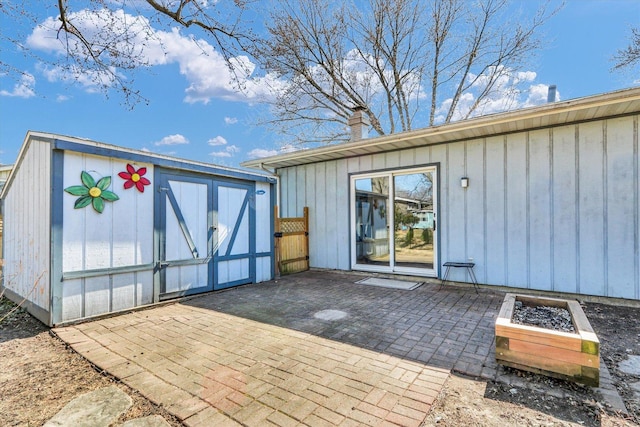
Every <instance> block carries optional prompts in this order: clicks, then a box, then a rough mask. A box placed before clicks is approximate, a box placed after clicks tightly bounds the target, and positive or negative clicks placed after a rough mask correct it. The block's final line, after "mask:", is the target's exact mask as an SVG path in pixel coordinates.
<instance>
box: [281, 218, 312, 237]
mask: <svg viewBox="0 0 640 427" xmlns="http://www.w3.org/2000/svg"><path fill="white" fill-rule="evenodd" d="M280 231H282V232H283V233H304V232H305V231H306V230H305V224H304V219H302V218H295V219H292V218H283V219H281V220H280Z"/></svg>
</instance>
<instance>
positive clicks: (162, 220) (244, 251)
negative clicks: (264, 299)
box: [156, 172, 255, 299]
mask: <svg viewBox="0 0 640 427" xmlns="http://www.w3.org/2000/svg"><path fill="white" fill-rule="evenodd" d="M158 181H159V182H160V188H159V189H160V191H159V203H158V205H157V208H158V212H157V217H156V218H157V230H158V237H159V238H158V243H159V248H158V256H159V262H158V274H159V282H160V283H159V284H160V286H159V288H160V289H159V294H160V295H159V297H160V299H168V298H173V297H176V296H181V295H190V294H195V293H201V292H207V291H211V290H214V289H224V288H228V287H231V286H236V285H241V284H245V283H251V282H253V281H255V233H254V230H255V204H254V203H252V196H253V194H254V192H255V191H254V188H255V185H254V184H253V183H252V182H247V183H245V182H226V181H221V180H214V179H210V178H201V177H197V176H190V175H176V174H171V173H164V172H163V173H160V174H159V179H158Z"/></svg>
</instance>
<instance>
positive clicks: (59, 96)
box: [56, 94, 71, 102]
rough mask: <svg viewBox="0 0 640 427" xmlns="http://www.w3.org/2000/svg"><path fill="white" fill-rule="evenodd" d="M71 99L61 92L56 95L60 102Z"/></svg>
mask: <svg viewBox="0 0 640 427" xmlns="http://www.w3.org/2000/svg"><path fill="white" fill-rule="evenodd" d="M69 99H71V98H70V97H68V96H67V95H62V94H60V95H58V96H56V101H58V102H65V101H68V100H69Z"/></svg>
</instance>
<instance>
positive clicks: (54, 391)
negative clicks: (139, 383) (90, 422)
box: [0, 298, 182, 427]
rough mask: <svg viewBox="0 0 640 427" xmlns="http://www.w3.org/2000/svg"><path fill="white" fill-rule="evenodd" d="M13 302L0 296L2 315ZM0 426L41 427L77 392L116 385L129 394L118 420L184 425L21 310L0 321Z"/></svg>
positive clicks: (12, 306) (0, 316)
mask: <svg viewBox="0 0 640 427" xmlns="http://www.w3.org/2000/svg"><path fill="white" fill-rule="evenodd" d="M14 307H15V306H14V305H13V304H12V303H11V302H9V301H8V300H6V299H3V298H0V319H2V318H3V317H4V316H5V315H6V314H7V313H8V312H9V311H10V310H12V309H13V308H14ZM0 366H1V367H2V368H1V369H0V425H1V426H7V427H8V426H40V425H42V424H44V423H45V422H46V421H48V420H49V419H50V418H51V417H53V416H54V415H55V414H56V413H57V412H58V411H59V410H60V409H62V408H63V407H64V406H65V405H66V404H67V403H69V402H70V401H71V400H72V399H73V398H75V397H76V396H78V395H80V394H83V393H87V392H90V391H93V390H96V389H98V388H101V387H105V386H108V385H111V384H116V385H117V386H118V387H120V388H121V389H122V390H123V391H124V392H125V393H127V394H129V396H131V398H132V399H133V406H132V407H131V408H130V409H129V410H128V411H127V412H126V413H125V414H124V415H123V416H122V417H121V418H120V419H119V422H124V421H126V420H130V419H134V418H139V417H144V416H147V415H155V414H158V415H161V416H163V417H164V418H165V419H166V420H167V422H169V423H170V424H171V425H173V426H181V425H182V424H181V423H180V422H179V421H178V420H177V419H176V418H175V417H173V416H171V415H170V414H169V413H168V412H167V411H165V410H164V409H162V408H160V407H157V406H155V405H153V404H152V403H151V402H149V401H148V400H147V399H146V398H144V397H143V396H141V395H140V394H139V393H137V392H136V391H135V390H132V389H131V388H129V387H127V386H126V385H124V384H120V383H119V382H117V381H115V380H114V379H113V378H110V377H108V376H106V375H103V374H101V373H100V372H98V371H96V370H95V369H94V367H93V366H92V365H91V364H89V363H88V362H87V361H86V360H85V359H84V358H83V357H81V356H80V355H78V354H77V353H75V352H73V351H72V350H70V349H68V348H67V347H66V346H65V344H64V343H63V342H62V341H60V340H59V339H57V338H55V337H53V336H52V335H50V334H49V330H48V329H47V328H45V327H44V325H42V323H40V322H39V321H37V320H35V319H34V318H32V317H31V316H30V315H29V314H28V313H26V312H24V311H23V310H16V311H14V312H13V313H11V314H10V315H9V316H8V317H7V318H5V319H4V320H3V321H2V322H0Z"/></svg>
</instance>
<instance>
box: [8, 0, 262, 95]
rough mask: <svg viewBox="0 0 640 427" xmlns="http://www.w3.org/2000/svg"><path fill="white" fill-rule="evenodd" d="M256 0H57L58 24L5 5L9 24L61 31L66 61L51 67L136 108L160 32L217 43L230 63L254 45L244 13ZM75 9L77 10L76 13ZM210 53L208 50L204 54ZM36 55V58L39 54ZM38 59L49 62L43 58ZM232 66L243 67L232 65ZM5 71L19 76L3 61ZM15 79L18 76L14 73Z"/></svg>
mask: <svg viewBox="0 0 640 427" xmlns="http://www.w3.org/2000/svg"><path fill="white" fill-rule="evenodd" d="M251 2H252V0H236V1H233V2H211V1H207V0H175V1H166V0H128V1H127V0H119V1H118V0H116V1H114V0H86V1H83V2H70V1H69V0H56V1H54V2H51V4H49V5H46V6H47V7H48V11H51V12H50V13H57V15H58V16H57V17H56V19H55V20H53V19H51V20H46V21H45V22H44V23H42V22H40V21H38V19H39V18H40V19H41V17H36V16H34V14H33V13H32V12H30V11H29V8H25V7H24V3H23V2H19V4H16V3H14V2H12V1H11V0H8V1H3V2H2V3H1V4H0V13H1V14H2V16H3V18H4V19H10V20H21V21H27V22H28V23H30V24H31V26H30V27H29V28H31V29H32V28H34V27H35V26H36V24H37V25H51V26H53V27H55V28H52V29H53V30H56V31H57V39H58V41H59V43H60V44H61V45H62V46H64V49H65V51H66V58H56V59H55V60H52V61H51V60H50V61H46V60H44V61H45V62H49V63H51V64H53V65H55V66H60V67H63V68H64V69H66V70H67V71H68V72H69V73H70V74H72V75H74V76H76V79H78V78H80V77H79V76H82V78H85V79H87V78H88V79H92V80H93V83H94V84H95V86H97V87H100V88H101V89H103V90H104V91H105V92H108V91H110V90H112V89H114V88H116V89H118V90H120V91H121V93H122V94H123V95H124V97H125V99H126V101H127V102H128V103H130V104H132V105H133V104H135V103H136V102H137V101H140V100H144V98H143V96H142V94H141V93H140V92H139V90H137V89H136V87H135V82H134V79H133V74H134V71H135V70H138V69H143V68H146V67H148V66H150V65H152V64H149V63H148V56H147V55H146V54H145V48H147V47H148V46H149V45H153V46H154V47H155V46H157V45H158V44H161V41H160V40H157V39H156V37H157V36H156V31H157V30H158V28H161V27H163V26H164V27H166V28H171V27H176V26H177V27H182V28H184V29H189V33H190V34H191V35H192V36H193V37H194V38H195V37H198V36H201V37H203V38H206V40H207V41H211V42H212V43H211V44H212V45H213V46H214V47H215V49H216V50H217V52H219V53H220V54H222V55H223V56H224V58H225V59H227V60H229V59H230V58H232V57H233V56H234V55H236V54H237V53H238V52H244V51H246V50H248V48H247V46H249V45H250V44H252V43H253V42H254V36H253V34H252V31H251V30H250V29H249V23H248V22H246V21H244V20H243V12H244V11H245V10H246V9H247V8H248V6H249V4H250V3H251ZM74 7H75V9H74ZM0 37H2V38H4V39H5V40H8V41H10V42H11V43H12V44H14V45H18V46H21V48H23V50H24V51H25V52H29V53H31V54H34V53H33V50H29V49H24V41H23V40H21V39H20V38H19V37H16V36H9V35H7V34H3V35H1V36H0ZM203 53H204V51H203ZM34 56H35V54H34ZM37 59H38V60H43V58H41V57H38V58H37ZM227 62H228V64H229V65H230V66H233V65H234V64H235V65H238V63H237V62H235V63H234V62H233V61H227ZM0 67H1V68H3V69H4V70H5V71H14V72H15V71H16V70H15V69H11V65H10V64H8V63H7V62H3V61H2V60H0ZM14 74H15V73H14Z"/></svg>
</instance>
